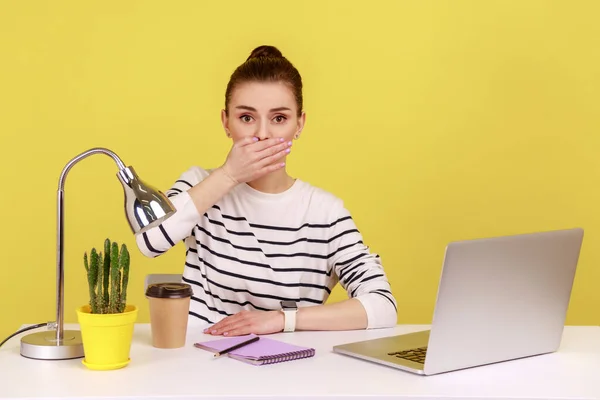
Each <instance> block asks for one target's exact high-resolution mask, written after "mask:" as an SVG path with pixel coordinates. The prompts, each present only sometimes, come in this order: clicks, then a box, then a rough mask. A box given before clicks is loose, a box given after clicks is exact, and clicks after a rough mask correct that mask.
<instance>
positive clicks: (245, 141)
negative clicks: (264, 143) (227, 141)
mask: <svg viewBox="0 0 600 400" xmlns="http://www.w3.org/2000/svg"><path fill="white" fill-rule="evenodd" d="M258 140H259V139H258V138H257V137H256V136H249V137H245V138H243V139H240V140H238V141H237V142H236V144H237V145H238V146H240V147H243V146H247V145H249V144H252V143H256V142H258Z"/></svg>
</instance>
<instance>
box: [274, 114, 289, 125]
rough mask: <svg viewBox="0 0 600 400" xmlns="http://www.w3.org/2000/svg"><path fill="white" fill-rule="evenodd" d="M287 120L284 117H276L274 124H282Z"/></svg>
mask: <svg viewBox="0 0 600 400" xmlns="http://www.w3.org/2000/svg"><path fill="white" fill-rule="evenodd" d="M286 119H287V118H286V117H285V115H278V116H276V117H275V122H277V123H278V124H280V123H282V122H284V121H285V120H286Z"/></svg>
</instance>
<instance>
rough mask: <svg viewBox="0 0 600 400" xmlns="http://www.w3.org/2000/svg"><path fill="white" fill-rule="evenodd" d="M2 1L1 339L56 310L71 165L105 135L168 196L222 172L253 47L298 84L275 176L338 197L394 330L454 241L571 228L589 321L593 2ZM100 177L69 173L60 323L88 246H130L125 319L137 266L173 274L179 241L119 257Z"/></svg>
mask: <svg viewBox="0 0 600 400" xmlns="http://www.w3.org/2000/svg"><path fill="white" fill-rule="evenodd" d="M2 3H3V4H2V13H0V37H1V38H2V41H0V57H2V60H1V61H0V134H1V140H2V142H1V157H0V171H1V174H2V175H1V178H2V181H1V182H2V192H3V194H2V196H1V197H0V198H1V200H0V201H2V203H1V205H0V210H1V212H2V213H3V214H2V229H1V230H0V235H1V237H0V240H1V243H2V258H1V261H0V265H1V268H2V279H0V299H1V301H2V317H1V318H0V337H4V336H6V335H7V334H9V333H10V332H12V331H14V330H15V329H16V328H17V327H18V326H20V325H21V324H24V323H36V322H42V321H47V320H52V319H53V318H54V307H55V291H54V290H55V289H54V288H55V246H56V242H55V226H56V225H55V207H56V200H55V193H56V187H57V179H58V176H59V174H60V172H61V170H62V168H63V166H64V165H65V163H66V162H67V161H68V160H69V159H70V158H72V157H73V156H75V155H76V154H78V153H79V152H81V151H83V150H86V149H88V148H90V147H93V146H105V147H108V148H110V149H112V150H114V151H115V152H117V153H118V154H119V155H120V156H121V157H122V158H123V160H124V161H125V162H126V163H127V164H131V165H133V166H134V167H135V168H136V169H137V170H138V172H139V173H140V175H141V176H142V177H143V178H144V179H146V180H148V181H150V182H152V183H154V184H155V185H157V186H160V187H161V188H164V189H166V188H168V186H169V185H170V183H171V182H172V181H173V180H174V179H176V178H177V177H178V175H179V173H180V172H181V171H183V170H184V169H186V168H187V167H188V166H189V165H191V164H199V165H202V166H204V167H207V168H208V167H214V166H216V165H218V164H219V163H221V162H222V161H223V160H224V157H225V155H226V152H227V150H228V148H229V143H228V141H227V139H226V137H225V135H224V133H223V131H222V128H221V126H220V120H219V111H220V108H221V107H222V102H223V97H224V90H225V85H226V83H227V79H228V77H229V74H230V73H231V72H232V70H233V69H234V68H235V66H237V65H238V64H239V63H241V62H242V61H243V60H244V59H245V58H246V56H247V55H248V54H249V52H250V50H251V49H252V48H254V47H255V46H257V45H260V44H265V43H266V44H273V45H276V46H278V47H279V48H280V49H281V50H282V51H283V52H284V54H285V55H287V56H288V57H289V58H290V59H291V60H292V61H293V62H294V63H295V64H296V65H297V67H298V68H299V69H300V71H301V73H302V74H303V78H304V81H305V85H306V90H305V97H306V111H307V115H308V119H307V127H306V130H305V132H304V136H303V137H302V139H301V140H300V141H299V142H298V143H297V144H296V147H295V149H296V150H295V151H294V153H293V155H292V157H291V159H290V171H291V173H292V174H293V175H295V176H299V177H301V178H303V179H305V180H307V181H309V182H311V183H313V184H315V185H318V186H321V187H323V188H325V189H327V190H330V191H332V192H333V193H335V194H337V195H338V196H341V197H342V198H344V199H345V201H346V204H347V206H348V207H349V208H350V210H351V211H352V212H353V214H354V217H355V219H356V221H357V223H358V225H359V227H360V229H361V230H362V232H363V234H364V236H365V239H366V241H367V243H368V244H369V245H371V247H372V248H373V250H375V251H377V252H378V253H380V254H381V255H382V257H383V261H384V263H385V266H386V267H387V272H388V274H389V277H390V279H391V281H392V284H393V289H394V293H395V295H396V296H397V298H398V301H399V304H400V307H399V316H400V322H405V323H427V322H429V320H430V316H431V313H432V308H433V302H434V298H435V293H436V288H437V284H438V274H439V271H440V267H441V261H442V256H443V252H444V246H445V244H446V243H447V242H448V241H451V240H458V239H468V238H476V237H482V236H491V235H504V234H512V233H521V232H530V231H538V230H547V229H557V228H567V227H573V226H582V227H584V228H585V229H586V238H585V242H584V248H583V251H582V255H581V259H580V264H579V270H578V273H577V278H576V282H575V288H574V292H573V297H572V303H571V307H570V310H569V314H568V321H567V322H568V323H569V324H598V323H599V322H600V312H599V311H598V310H599V306H600V294H599V291H598V290H597V287H598V285H599V284H600V273H599V272H598V268H597V266H598V262H600V246H598V243H600V189H599V188H600V158H599V157H598V154H599V153H600V129H599V128H600V123H599V118H598V115H599V111H600V101H599V100H598V93H599V89H600V74H599V73H598V71H600V46H598V43H599V38H600V24H598V20H597V16H598V15H599V13H600V6H599V5H598V4H600V3H598V2H596V1H588V2H577V1H563V2H550V1H504V0H502V1H489V0H487V1H455V2H447V1H432V2H429V1H412V2H408V1H406V2H405V1H395V0H389V1H369V2H366V3H363V2H354V3H349V2H346V1H341V0H340V1H325V2H321V0H319V1H312V2H302V3H300V2H291V3H289V5H288V3H286V2H281V1H262V2H261V1H258V2H253V3H251V4H249V3H248V2H245V1H244V2H241V1H240V2H236V1H233V2H232V1H226V2H208V1H206V2H200V1H177V2H162V1H160V2H159V1H52V2H50V1H37V2H36V1H27V2H25V1H9V0H3V1H2ZM156 145H158V148H156ZM115 173H116V168H115V165H114V164H113V162H112V161H111V160H110V159H109V158H108V157H104V156H95V157H91V158H88V159H86V160H84V161H83V162H82V163H80V164H78V165H76V167H75V168H74V169H73V170H72V171H71V173H70V174H69V176H68V179H67V193H66V201H67V206H66V207H67V208H66V211H67V213H66V218H67V221H66V244H67V247H66V318H67V321H68V322H73V321H75V313H74V309H75V307H76V306H78V305H80V304H82V303H84V302H85V301H87V289H86V281H85V277H84V268H83V265H82V255H83V252H84V251H85V250H89V249H90V248H91V247H92V246H98V247H101V246H102V242H103V239H104V238H105V237H107V236H108V237H110V238H111V239H112V240H117V241H119V242H125V243H127V244H128V245H129V246H130V248H132V249H133V251H132V271H131V286H130V287H131V289H130V295H129V298H130V299H131V300H132V301H133V302H135V303H137V304H138V305H139V306H141V307H142V309H141V315H140V321H147V320H148V313H147V304H146V300H145V299H144V297H143V279H144V275H145V274H147V273H156V272H171V273H177V272H181V269H182V265H183V256H184V254H183V248H182V247H180V246H178V247H177V248H176V249H174V250H173V251H171V252H170V253H169V254H167V255H165V256H163V257H161V258H159V259H155V260H151V259H147V258H144V257H143V256H142V255H141V254H140V253H139V252H138V251H137V249H135V242H134V238H133V236H132V235H131V234H130V231H129V228H128V226H127V224H126V222H125V218H124V216H123V209H122V202H123V201H122V193H121V187H120V185H119V183H118V181H117V179H116V178H115ZM343 296H344V293H342V292H341V291H340V290H336V291H335V292H334V297H333V300H339V299H342V298H343Z"/></svg>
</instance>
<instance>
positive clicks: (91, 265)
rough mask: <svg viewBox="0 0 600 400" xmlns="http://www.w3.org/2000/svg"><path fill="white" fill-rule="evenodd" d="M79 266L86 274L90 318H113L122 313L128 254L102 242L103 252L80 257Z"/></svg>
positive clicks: (94, 251)
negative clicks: (98, 316) (109, 315)
mask: <svg viewBox="0 0 600 400" xmlns="http://www.w3.org/2000/svg"><path fill="white" fill-rule="evenodd" d="M83 265H84V267H85V271H86V273H87V281H88V287H89V297H90V301H89V304H90V307H91V312H92V314H116V313H122V312H123V311H125V306H126V305H127V285H128V284H129V251H128V250H127V246H126V245H125V244H122V245H121V249H120V251H119V244H118V243H116V242H112V243H111V241H110V240H109V239H106V240H105V241H104V252H100V253H98V252H97V251H96V249H95V248H92V250H91V252H90V257H89V262H88V254H87V252H85V253H83Z"/></svg>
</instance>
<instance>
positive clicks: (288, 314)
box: [281, 300, 298, 332]
mask: <svg viewBox="0 0 600 400" xmlns="http://www.w3.org/2000/svg"><path fill="white" fill-rule="evenodd" d="M281 311H283V318H284V323H283V331H284V332H294V331H295V330H296V312H297V311H298V306H297V305H296V302H295V301H290V300H283V301H282V302H281Z"/></svg>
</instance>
